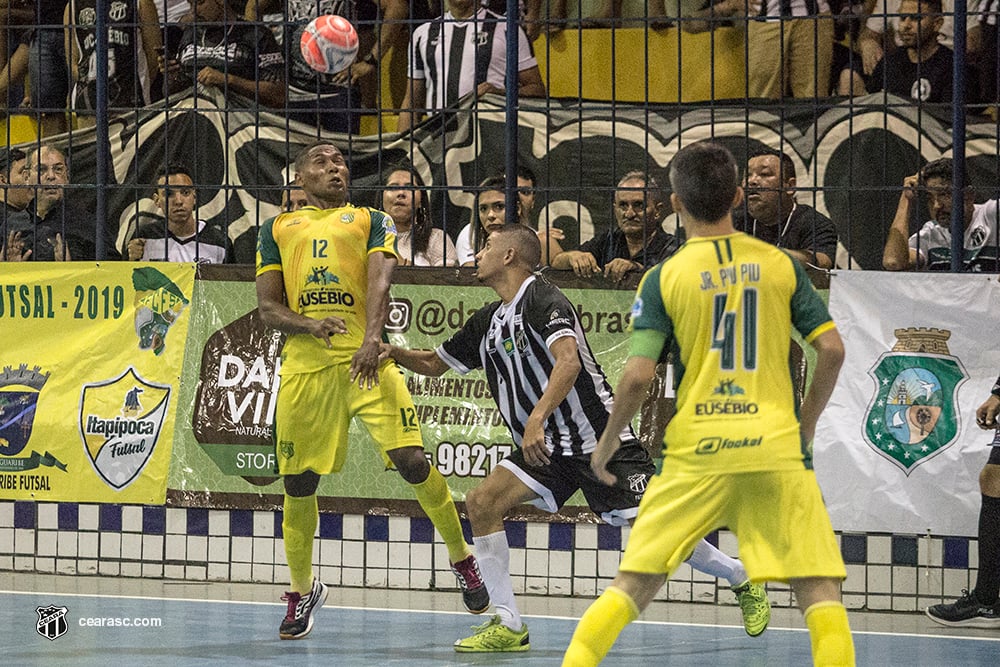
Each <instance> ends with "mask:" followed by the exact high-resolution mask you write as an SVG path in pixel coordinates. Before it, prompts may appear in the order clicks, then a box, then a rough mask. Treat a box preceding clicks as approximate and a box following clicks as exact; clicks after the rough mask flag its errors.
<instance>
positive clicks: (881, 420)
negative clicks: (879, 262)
mask: <svg viewBox="0 0 1000 667" xmlns="http://www.w3.org/2000/svg"><path fill="white" fill-rule="evenodd" d="M998 279H1000V277H998V276H996V275H984V274H961V275H953V274H932V273H921V274H915V273H906V274H894V273H887V272H867V271H866V272H847V271H845V272H837V273H836V274H835V275H834V278H833V280H832V281H831V285H830V312H831V314H832V315H833V319H834V321H835V322H836V323H837V327H838V329H839V330H840V334H841V336H842V337H843V339H844V345H845V347H846V349H847V357H846V359H845V361H844V366H843V368H842V369H841V372H840V379H839V381H838V383H837V387H836V389H835V390H834V392H833V396H832V398H831V399H830V404H829V406H828V407H827V409H826V411H825V412H824V413H823V416H822V417H821V419H820V421H819V425H818V427H817V432H816V440H815V444H814V448H815V449H814V454H815V466H816V473H817V477H818V479H819V482H820V485H821V487H822V488H823V495H824V498H825V499H826V504H827V507H828V508H829V510H830V518H831V520H832V521H833V526H834V528H835V529H836V530H843V531H860V532H892V533H919V534H925V533H931V534H934V535H958V536H968V537H974V536H975V535H976V533H977V526H978V520H979V505H980V494H979V481H978V479H979V471H980V469H981V468H982V467H983V464H984V463H985V462H986V459H987V457H988V456H989V443H990V442H991V441H992V440H993V433H992V432H991V431H983V430H981V429H980V428H979V427H978V426H976V420H975V411H976V408H977V407H979V405H981V404H982V402H983V401H985V400H986V397H987V396H989V392H990V388H991V387H992V386H993V382H994V381H995V380H996V378H997V373H998V372H1000V345H998V344H997V341H998V332H1000V282H998Z"/></svg>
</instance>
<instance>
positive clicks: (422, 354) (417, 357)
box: [379, 343, 448, 377]
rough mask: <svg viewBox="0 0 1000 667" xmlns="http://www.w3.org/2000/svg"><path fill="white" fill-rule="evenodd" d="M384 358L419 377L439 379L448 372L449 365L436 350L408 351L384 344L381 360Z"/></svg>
mask: <svg viewBox="0 0 1000 667" xmlns="http://www.w3.org/2000/svg"><path fill="white" fill-rule="evenodd" d="M383 357H389V358H390V359H392V360H394V361H395V362H396V363H397V364H399V365H400V366H402V367H403V368H405V369H406V370H408V371H413V372H414V373H416V374H417V375H429V376H431V377H437V376H439V375H444V373H445V371H447V370H448V364H446V363H444V361H443V360H442V359H441V357H439V356H438V355H437V352H435V351H434V350H408V349H406V348H405V347H397V346H395V345H387V344H386V343H382V352H381V354H380V355H379V358H380V359H381V358H383Z"/></svg>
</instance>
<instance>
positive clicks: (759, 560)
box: [621, 470, 847, 582]
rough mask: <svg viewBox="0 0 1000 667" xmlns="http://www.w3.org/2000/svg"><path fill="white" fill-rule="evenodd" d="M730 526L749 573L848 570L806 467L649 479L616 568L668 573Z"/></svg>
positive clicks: (791, 575)
mask: <svg viewBox="0 0 1000 667" xmlns="http://www.w3.org/2000/svg"><path fill="white" fill-rule="evenodd" d="M723 527H728V528H729V530H730V531H732V532H733V533H734V534H735V535H736V539H737V540H738V542H739V549H740V560H742V561H743V565H744V567H746V570H747V574H748V575H749V576H750V579H751V581H755V582H761V581H788V580H789V579H797V578H801V577H830V578H837V579H843V578H845V577H846V576H847V572H846V570H845V569H844V561H843V559H842V558H841V556H840V548H839V547H838V546H837V540H836V538H835V537H834V534H833V528H832V526H831V525H830V517H829V515H828V514H827V512H826V506H825V505H824V504H823V498H822V496H821V495H820V489H819V485H818V484H817V483H816V475H815V474H814V473H813V471H811V470H794V471H784V472H746V473H739V474H729V475H706V476H700V477H698V476H678V475H669V474H660V475H657V476H656V477H654V478H653V479H652V481H651V482H650V484H649V486H648V487H647V489H646V494H645V495H644V496H643V498H642V502H641V503H640V504H639V515H638V516H637V517H636V520H635V524H634V525H633V526H632V532H631V534H630V535H629V538H628V544H627V545H626V546H625V554H624V556H623V557H622V562H621V569H622V570H627V571H630V572H640V573H644V574H667V575H668V576H669V575H670V574H672V573H673V572H674V570H676V569H677V567H678V566H679V565H680V564H681V563H682V562H684V560H685V559H687V558H688V557H690V555H691V554H692V552H693V551H694V548H695V546H696V545H697V544H698V541H699V540H700V539H701V538H702V537H704V536H705V535H707V534H708V533H710V532H712V531H713V530H716V529H718V528H723Z"/></svg>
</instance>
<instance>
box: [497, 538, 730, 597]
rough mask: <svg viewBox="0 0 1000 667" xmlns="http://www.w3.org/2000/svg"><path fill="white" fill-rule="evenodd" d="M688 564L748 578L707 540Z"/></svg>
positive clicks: (723, 575)
mask: <svg viewBox="0 0 1000 667" xmlns="http://www.w3.org/2000/svg"><path fill="white" fill-rule="evenodd" d="M687 564H688V565H690V566H691V567H693V568H694V569H696V570H698V571H699V572H704V573H705V574H710V575H712V576H713V577H718V578H719V579H725V580H726V581H728V582H729V585H730V586H739V585H740V584H742V583H744V582H745V581H746V580H747V571H746V570H745V569H743V563H741V562H740V561H738V560H736V559H735V558H730V557H729V556H727V555H726V554H724V553H722V552H721V551H719V550H718V549H716V548H715V547H713V546H712V545H711V544H710V543H708V542H706V541H705V540H702V541H701V542H699V543H698V546H696V547H695V548H694V553H693V554H691V557H690V558H688V559H687ZM480 567H482V565H480Z"/></svg>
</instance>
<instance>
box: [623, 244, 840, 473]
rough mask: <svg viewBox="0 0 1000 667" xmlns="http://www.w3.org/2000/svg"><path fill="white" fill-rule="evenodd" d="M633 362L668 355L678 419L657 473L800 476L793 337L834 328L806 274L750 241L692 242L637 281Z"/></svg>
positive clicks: (803, 458) (804, 458)
mask: <svg viewBox="0 0 1000 667" xmlns="http://www.w3.org/2000/svg"><path fill="white" fill-rule="evenodd" d="M631 326H632V328H633V334H632V354H633V355H639V356H644V357H650V358H653V359H657V358H659V357H660V355H661V352H663V351H664V348H666V349H667V350H670V351H672V352H673V358H674V376H675V381H676V382H677V404H676V408H677V412H676V414H675V415H674V417H673V419H672V420H671V421H670V423H669V425H668V426H667V431H666V434H665V436H664V455H665V457H666V460H665V461H664V468H667V467H668V466H669V468H670V470H671V471H675V472H678V473H681V474H694V473H697V474H703V473H709V474H718V473H731V472H749V471H757V470H795V469H798V470H801V469H802V468H803V466H806V467H810V466H811V460H810V457H809V455H808V453H807V451H806V447H805V443H803V442H802V438H801V434H800V431H799V420H798V406H797V405H796V404H795V398H794V392H793V385H792V373H791V368H790V366H789V345H790V340H791V328H792V327H793V326H794V327H795V328H796V330H798V332H799V333H800V334H801V335H802V336H803V338H805V340H806V341H807V342H811V341H812V340H813V339H815V338H816V337H817V336H819V335H820V334H822V333H823V332H825V331H828V330H830V329H832V328H833V327H834V324H833V322H832V321H831V319H830V313H829V311H828V310H827V307H826V304H824V303H823V300H822V299H821V298H820V296H819V295H818V294H817V293H816V290H815V289H813V286H812V284H811V283H810V282H809V277H808V276H807V275H806V272H805V270H804V269H803V268H802V266H801V265H800V264H799V263H798V262H796V261H795V260H794V259H792V258H791V257H789V256H788V255H787V254H786V253H785V252H784V251H783V250H781V249H779V248H777V247H775V246H773V245H771V244H768V243H764V242H762V241H759V240H757V239H754V238H753V237H750V236H747V235H746V234H742V233H736V234H730V235H726V236H716V237H696V238H693V239H691V240H689V241H688V242H687V243H685V244H684V245H683V246H682V247H681V249H680V250H678V251H677V253H675V254H674V255H673V256H672V257H670V258H669V259H667V260H665V261H664V262H662V263H660V264H658V265H657V266H656V267H654V268H653V269H651V270H650V271H649V272H648V273H646V275H645V276H644V277H643V279H642V282H641V283H640V284H639V288H638V292H637V294H636V300H635V303H634V304H633V306H632V323H631Z"/></svg>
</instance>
